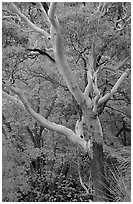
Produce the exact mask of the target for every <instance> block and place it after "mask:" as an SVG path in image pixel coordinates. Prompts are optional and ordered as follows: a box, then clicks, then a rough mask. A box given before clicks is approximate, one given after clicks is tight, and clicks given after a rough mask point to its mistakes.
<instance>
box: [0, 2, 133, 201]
mask: <svg viewBox="0 0 133 204" xmlns="http://www.w3.org/2000/svg"><path fill="white" fill-rule="evenodd" d="M126 5H127V9H128V10H129V11H130V3H127V4H126ZM17 6H18V7H19V9H20V10H21V11H22V12H23V13H24V14H25V15H26V16H28V18H29V19H30V20H31V21H32V22H34V23H35V24H37V25H39V26H40V25H42V26H44V27H45V28H46V29H48V28H47V26H46V25H45V23H44V22H43V24H42V20H41V18H40V14H39V12H37V10H36V7H35V6H34V5H33V4H32V3H26V2H25V3H17ZM97 6H98V4H97V2H96V3H88V2H85V3H84V2H77V3H76V2H72V3H70V2H68V3H60V4H59V8H58V15H59V21H60V23H61V29H62V37H63V45H64V51H65V54H66V56H67V59H68V61H69V63H70V65H71V68H72V71H73V73H74V75H75V77H76V80H77V82H78V84H79V86H80V88H81V90H84V88H85V83H86V82H85V78H84V75H85V69H86V66H88V65H89V64H88V61H89V58H90V50H91V44H92V40H93V36H95V43H96V52H97V55H99V54H100V52H102V49H103V47H104V46H105V51H104V53H103V55H102V57H101V63H102V62H103V61H104V60H110V59H113V62H112V64H113V63H114V64H116V63H117V62H118V61H122V60H123V59H124V58H125V57H127V56H129V55H130V25H129V24H128V25H127V26H126V27H125V28H124V29H123V30H122V31H116V30H115V29H114V20H115V19H116V18H117V16H116V14H117V12H116V11H117V10H115V8H117V7H116V6H117V2H116V3H113V4H112V6H110V8H109V12H108V14H106V15H105V16H104V17H103V18H102V20H100V22H99V24H98V23H97V19H96V16H95V15H93V16H92V14H93V13H94V11H95V10H96V8H97ZM10 15H12V11H11V9H10V5H9V3H3V24H2V34H3V38H2V45H3V64H2V69H3V72H2V74H3V79H4V80H7V79H9V78H10V76H11V75H12V73H13V75H14V78H15V80H16V83H17V84H18V86H19V87H20V88H21V89H23V90H24V93H25V95H26V96H27V98H28V101H29V102H30V105H31V106H32V107H33V109H34V110H36V112H38V113H40V114H41V115H42V116H44V117H47V118H48V119H49V120H50V121H53V122H56V123H59V124H63V125H65V126H66V127H69V128H71V129H72V130H74V127H75V123H76V121H77V119H78V118H79V112H78V105H77V102H76V101H75V99H74V98H73V97H72V96H71V94H70V92H69V90H68V89H67V87H66V84H65V82H64V81H63V79H62V77H61V76H60V75H59V73H58V71H57V68H56V66H55V64H54V63H52V62H51V61H50V60H49V59H48V58H47V57H46V56H41V55H31V53H29V52H28V50H27V49H28V48H40V49H43V48H44V47H45V46H46V43H45V42H44V39H43V37H41V36H39V35H38V34H36V33H33V32H32V31H31V30H30V29H29V28H27V26H26V25H25V24H24V23H23V22H21V21H20V19H19V18H14V14H13V18H6V17H5V16H10ZM52 55H53V54H51V56H52ZM52 57H53V56H52ZM114 64H113V65H114ZM126 67H130V62H128V63H127V64H126V65H124V66H123V67H122V68H121V70H120V71H118V72H117V73H115V74H113V73H112V72H108V71H106V70H104V71H102V72H99V76H98V86H99V88H100V91H101V95H104V94H105V93H107V92H108V91H110V90H111V88H112V87H113V85H114V84H115V82H116V81H117V79H118V78H119V77H120V75H121V72H122V71H124V70H125V68H126ZM3 90H4V91H5V92H6V93H9V90H7V89H6V87H4V85H3ZM10 94H11V95H13V93H10ZM130 95H131V93H130V77H128V78H127V79H126V80H125V81H124V83H123V84H122V85H121V87H120V88H119V89H118V92H117V93H116V94H115V95H114V96H113V97H112V98H111V100H109V101H108V102H107V104H105V106H104V107H102V108H101V109H100V108H99V115H100V119H101V122H102V127H103V132H104V143H105V145H106V147H105V155H106V156H108V157H110V158H111V159H112V158H114V157H115V159H116V160H117V161H118V163H117V167H116V168H115V169H114V164H115V161H114V160H113V164H111V165H110V166H109V167H108V169H110V177H109V181H112V184H111V186H110V191H111V193H112V194H113V196H114V200H115V201H120V202H122V201H129V200H130V195H129V191H130V154H127V152H130V149H128V147H130V145H131V137H130V136H131V135H130V131H131V127H130V126H131V125H130V117H131V115H130V105H131V102H130ZM15 97H16V96H15ZM126 148H127V151H126ZM112 153H113V155H112ZM80 156H81V157H82V155H80ZM125 157H126V158H125ZM76 161H77V150H76V148H75V146H74V145H73V144H70V142H69V141H68V140H67V139H66V138H64V136H62V135H59V134H57V133H53V132H51V131H49V130H46V129H43V128H42V127H41V126H40V125H39V124H38V123H36V122H35V120H34V119H32V118H31V117H30V116H29V114H28V113H27V112H26V111H23V109H21V108H18V107H17V106H16V105H14V104H13V103H9V102H8V103H7V101H6V100H5V99H3V201H6V202H16V201H18V202H64V201H65V202H74V201H75V202H82V201H88V200H89V199H92V197H91V196H89V195H88V196H82V194H83V193H84V192H83V191H84V189H83V188H82V186H81V183H80V181H79V175H78V171H77V166H76V165H75V162H76ZM121 161H122V163H121ZM88 163H89V161H88V160H86V162H85V163H84V164H83V163H82V168H81V173H82V178H83V180H84V181H86V185H87V186H90V181H89V179H86V178H88V175H89V174H88V172H89V171H88V169H89V165H88ZM120 163H121V164H120ZM112 166H113V167H112ZM89 176H90V175H89ZM114 184H115V185H114Z"/></svg>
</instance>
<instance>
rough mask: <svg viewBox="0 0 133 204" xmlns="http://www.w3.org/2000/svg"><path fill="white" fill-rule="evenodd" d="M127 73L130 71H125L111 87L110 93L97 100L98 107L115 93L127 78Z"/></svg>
mask: <svg viewBox="0 0 133 204" xmlns="http://www.w3.org/2000/svg"><path fill="white" fill-rule="evenodd" d="M129 72H130V69H126V71H125V72H124V73H123V74H122V75H121V77H120V78H119V79H118V80H117V82H116V84H115V85H114V86H113V88H112V89H111V91H110V92H109V93H107V94H106V95H105V96H103V97H102V98H100V99H99V101H98V106H100V105H101V104H103V103H105V102H106V101H108V100H109V99H110V98H111V97H112V96H113V95H114V94H115V93H116V91H117V89H118V88H119V86H120V85H121V83H122V82H123V81H124V79H125V78H126V77H127V76H128V74H129Z"/></svg>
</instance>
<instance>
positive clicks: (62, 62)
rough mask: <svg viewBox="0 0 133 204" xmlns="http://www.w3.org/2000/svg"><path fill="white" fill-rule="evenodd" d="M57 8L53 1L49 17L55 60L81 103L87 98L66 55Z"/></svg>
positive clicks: (70, 88)
mask: <svg viewBox="0 0 133 204" xmlns="http://www.w3.org/2000/svg"><path fill="white" fill-rule="evenodd" d="M55 10H56V3H55V2H53V3H51V5H50V9H49V19H50V22H51V25H52V29H51V36H53V47H54V48H55V49H54V53H55V60H56V63H57V67H58V70H59V72H60V74H61V75H62V76H63V78H64V80H65V82H66V84H67V86H68V88H69V90H70V91H71V93H72V94H73V96H74V97H75V99H76V100H77V102H78V103H79V104H80V103H82V102H83V101H84V100H85V97H84V94H83V93H82V91H81V90H80V88H79V86H78V84H77V82H76V80H75V78H74V76H73V73H72V71H71V68H70V66H69V64H68V62H67V60H66V58H65V56H64V52H63V44H62V38H61V31H60V25H59V22H58V20H57V18H56V17H55Z"/></svg>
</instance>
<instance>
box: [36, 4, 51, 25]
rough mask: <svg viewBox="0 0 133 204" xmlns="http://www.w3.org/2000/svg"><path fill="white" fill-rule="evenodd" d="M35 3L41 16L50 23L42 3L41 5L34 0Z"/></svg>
mask: <svg viewBox="0 0 133 204" xmlns="http://www.w3.org/2000/svg"><path fill="white" fill-rule="evenodd" d="M36 4H37V7H38V8H39V9H40V10H41V13H42V17H43V18H44V19H46V21H47V22H48V24H49V25H50V21H49V18H48V15H47V14H46V11H45V9H44V7H43V5H42V4H41V3H40V2H36Z"/></svg>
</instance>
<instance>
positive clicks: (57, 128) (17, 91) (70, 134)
mask: <svg viewBox="0 0 133 204" xmlns="http://www.w3.org/2000/svg"><path fill="white" fill-rule="evenodd" d="M6 86H7V87H8V88H9V89H10V90H11V91H13V92H14V93H15V94H17V95H18V96H19V98H20V99H21V102H20V101H19V100H18V99H16V98H15V97H11V96H7V95H8V94H6V93H3V94H4V96H6V98H7V99H9V100H11V99H12V100H13V101H15V102H16V103H19V104H20V105H21V106H24V107H25V109H26V110H27V112H28V113H29V114H30V115H31V116H32V117H33V118H34V119H35V120H36V121H37V122H38V123H40V125H41V126H42V127H44V128H47V129H49V130H53V131H56V132H59V133H61V134H63V135H65V136H67V138H68V139H69V140H70V141H72V142H73V143H74V144H77V145H79V146H80V147H82V149H83V150H84V151H85V152H87V145H86V144H87V142H86V141H85V140H83V139H82V138H80V137H77V135H76V134H75V133H74V132H73V131H72V130H71V129H69V128H67V127H65V126H62V125H59V124H56V123H53V122H50V121H48V120H47V119H46V118H44V117H43V116H41V115H40V114H38V113H36V112H35V111H34V110H33V109H32V108H31V106H30V104H29V102H28V100H27V98H26V97H25V95H24V94H23V92H22V90H21V89H19V88H18V87H17V86H15V85H12V84H10V83H8V82H6ZM22 104H23V105H22Z"/></svg>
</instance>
